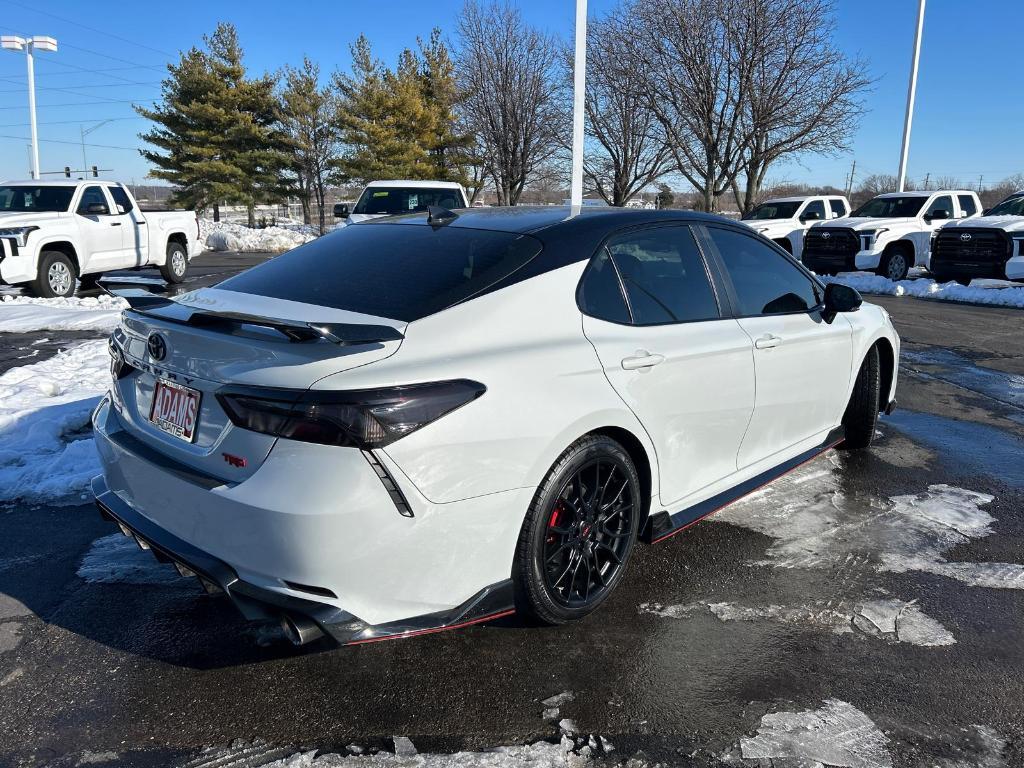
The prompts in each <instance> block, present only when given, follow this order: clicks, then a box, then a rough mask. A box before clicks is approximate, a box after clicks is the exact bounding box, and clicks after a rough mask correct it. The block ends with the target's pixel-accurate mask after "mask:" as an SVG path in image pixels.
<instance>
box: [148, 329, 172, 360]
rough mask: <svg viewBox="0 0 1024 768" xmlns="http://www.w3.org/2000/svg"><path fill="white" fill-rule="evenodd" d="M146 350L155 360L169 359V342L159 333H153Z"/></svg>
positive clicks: (150, 335)
mask: <svg viewBox="0 0 1024 768" xmlns="http://www.w3.org/2000/svg"><path fill="white" fill-rule="evenodd" d="M146 350H147V351H148V352H149V356H150V357H151V358H153V359H154V360H163V359H164V358H165V357H167V342H166V341H164V337H163V336H161V335H160V334H159V333H151V334H149V338H148V339H146Z"/></svg>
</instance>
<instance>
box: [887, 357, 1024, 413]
mask: <svg viewBox="0 0 1024 768" xmlns="http://www.w3.org/2000/svg"><path fill="white" fill-rule="evenodd" d="M922 366H925V367H922ZM900 367H901V368H905V369H906V370H907V371H908V372H910V373H911V374H912V375H915V376H920V377H922V378H928V379H938V380H939V381H945V382H946V383H948V384H954V385H956V386H958V387H963V388H964V389H969V390H971V391H973V392H978V393H979V394H982V395H985V396H987V397H991V398H992V399H993V400H998V401H999V402H1001V403H1005V404H1006V405H1013V406H1016V407H1018V408H1024V376H1018V375H1016V374H1012V373H1005V372H1004V371H997V370H995V369H993V368H984V367H982V366H979V365H978V364H977V363H975V362H974V361H973V360H968V359H967V358H966V357H964V356H963V355H958V354H957V353H956V352H953V351H951V350H948V349H936V348H929V349H924V350H919V349H912V348H907V347H904V348H903V349H902V350H901V351H900Z"/></svg>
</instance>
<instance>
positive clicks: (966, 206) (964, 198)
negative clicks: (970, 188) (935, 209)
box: [956, 195, 978, 216]
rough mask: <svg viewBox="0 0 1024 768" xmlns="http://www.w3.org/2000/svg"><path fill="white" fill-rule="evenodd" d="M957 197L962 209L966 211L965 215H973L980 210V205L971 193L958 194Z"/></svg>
mask: <svg viewBox="0 0 1024 768" xmlns="http://www.w3.org/2000/svg"><path fill="white" fill-rule="evenodd" d="M956 199H957V200H959V201H960V209H961V210H962V211H963V212H964V216H973V215H974V214H976V213H977V212H978V206H977V205H976V204H975V202H974V198H973V197H971V196H970V195H957V196H956Z"/></svg>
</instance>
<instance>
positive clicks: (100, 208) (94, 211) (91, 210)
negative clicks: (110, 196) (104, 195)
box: [85, 203, 110, 216]
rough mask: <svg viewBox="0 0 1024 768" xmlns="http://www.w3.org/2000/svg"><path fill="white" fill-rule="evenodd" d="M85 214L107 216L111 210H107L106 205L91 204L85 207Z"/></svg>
mask: <svg viewBox="0 0 1024 768" xmlns="http://www.w3.org/2000/svg"><path fill="white" fill-rule="evenodd" d="M85 212H86V214H88V215H89V216H107V215H108V214H109V213H110V209H109V208H107V204H106V203H89V204H88V205H87V206H85Z"/></svg>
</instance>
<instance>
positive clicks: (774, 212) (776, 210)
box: [743, 201, 800, 221]
mask: <svg viewBox="0 0 1024 768" xmlns="http://www.w3.org/2000/svg"><path fill="white" fill-rule="evenodd" d="M799 207H800V203H799V201H797V202H791V203H785V202H770V201H769V202H767V203H761V205H759V206H757V208H755V209H754V210H752V211H751V212H750V213H748V214H747V215H746V216H744V217H743V220H744V221H763V220H765V219H792V218H793V217H794V216H796V211H797V208H799Z"/></svg>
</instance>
